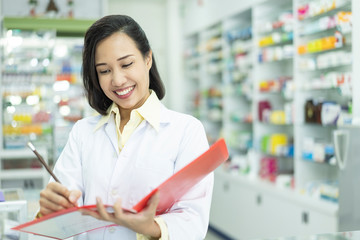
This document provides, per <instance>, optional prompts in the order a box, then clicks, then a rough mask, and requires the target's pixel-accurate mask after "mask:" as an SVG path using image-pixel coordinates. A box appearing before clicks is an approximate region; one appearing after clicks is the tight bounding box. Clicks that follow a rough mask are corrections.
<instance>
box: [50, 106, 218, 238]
mask: <svg viewBox="0 0 360 240" xmlns="http://www.w3.org/2000/svg"><path fill="white" fill-rule="evenodd" d="M100 118H101V116H96V117H88V118H85V119H83V120H80V121H78V122H77V123H76V124H75V125H74V127H73V129H72V131H71V133H70V135H69V139H68V142H67V144H66V146H65V148H64V150H63V152H62V154H61V155H60V157H59V159H58V160H57V162H56V165H55V169H54V171H55V174H56V175H57V176H58V178H59V179H60V181H61V182H62V184H64V185H65V186H67V187H68V188H69V189H79V190H81V191H82V193H83V196H82V199H80V200H79V205H82V204H84V205H89V204H95V203H96V197H97V196H99V197H101V198H102V200H103V203H105V204H110V205H112V204H114V203H115V201H116V200H117V199H118V198H121V199H122V204H123V207H124V208H131V206H133V205H134V204H135V203H137V202H138V201H139V200H140V199H141V198H142V197H144V196H145V195H146V194H147V193H149V192H150V191H151V190H152V189H154V188H155V187H157V186H158V185H159V184H160V183H162V182H163V181H164V180H166V179H167V178H168V177H170V176H171V175H172V174H174V173H175V172H176V171H178V170H179V169H181V168H182V167H183V166H185V165H186V164H187V163H189V162H190V161H192V160H193V159H195V158H196V157H198V156H199V155H200V154H202V153H203V152H204V151H206V150H207V149H208V147H209V146H208V142H207V139H206V135H205V131H204V128H203V126H202V124H201V123H200V121H199V120H197V119H195V118H194V117H191V116H189V115H185V114H181V113H177V112H174V111H171V110H169V109H167V108H166V107H165V106H163V105H162V106H161V116H160V127H159V131H158V132H157V131H156V130H155V129H154V128H153V127H152V126H151V125H150V124H149V123H148V122H147V121H143V122H142V123H141V124H140V125H139V126H138V127H137V129H136V130H135V131H134V132H133V134H132V135H131V136H130V138H129V140H128V141H127V143H126V144H125V146H124V148H123V149H122V151H121V152H119V149H118V142H117V133H116V125H115V121H114V118H113V117H110V118H109V121H108V122H107V123H106V124H105V125H104V126H102V127H101V128H100V129H98V130H97V131H94V129H95V126H96V124H97V123H98V121H99V120H100ZM212 188H213V174H212V173H211V174H209V175H208V176H207V177H205V178H204V179H203V180H202V181H201V182H199V183H198V184H197V185H196V186H195V187H194V188H192V190H190V191H189V192H188V193H187V194H186V195H184V197H183V198H182V199H181V201H179V202H177V203H176V204H175V205H174V206H173V207H172V209H171V210H170V212H169V213H166V214H163V215H161V217H162V218H163V219H164V220H165V222H166V224H167V226H168V230H169V237H170V240H176V239H179V240H183V239H187V240H189V239H196V240H198V239H203V238H204V237H205V235H206V231H207V227H208V222H209V211H210V203H211V196H212ZM79 239H96V240H99V239H106V240H108V239H109V240H110V239H136V234H135V233H134V232H133V231H131V230H129V229H127V228H124V227H120V226H116V227H107V228H103V229H99V230H95V231H92V232H91V233H88V234H87V235H86V234H85V235H81V236H80V237H79Z"/></svg>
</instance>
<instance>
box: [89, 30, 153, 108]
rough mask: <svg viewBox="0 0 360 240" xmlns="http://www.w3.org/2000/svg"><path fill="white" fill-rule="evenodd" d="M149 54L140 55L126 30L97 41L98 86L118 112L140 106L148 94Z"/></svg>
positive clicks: (150, 60)
mask: <svg viewBox="0 0 360 240" xmlns="http://www.w3.org/2000/svg"><path fill="white" fill-rule="evenodd" d="M151 56H152V53H151V51H150V52H149V54H148V56H145V58H144V57H143V55H142V54H141V52H140V51H139V50H138V48H137V47H136V45H135V42H134V41H133V40H132V39H131V38H130V37H128V35H126V34H125V33H120V32H118V33H114V34H112V35H111V36H109V37H108V38H105V39H103V40H102V41H101V42H99V43H98V44H97V46H96V49H95V66H96V72H97V74H98V78H99V83H100V86H101V89H102V90H103V91H104V93H105V95H106V96H107V97H108V98H110V99H111V100H112V101H113V102H115V103H116V104H117V105H118V106H119V108H120V112H121V111H126V110H129V111H131V110H133V109H136V108H139V107H141V106H142V105H143V104H144V102H145V101H146V99H147V98H148V97H149V95H150V91H149V71H150V68H151V64H152V57H151Z"/></svg>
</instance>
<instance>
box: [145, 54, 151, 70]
mask: <svg viewBox="0 0 360 240" xmlns="http://www.w3.org/2000/svg"><path fill="white" fill-rule="evenodd" d="M145 63H146V66H147V69H148V70H150V68H151V66H152V50H151V49H150V50H149V53H148V55H147V56H146V58H145Z"/></svg>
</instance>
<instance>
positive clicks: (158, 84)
mask: <svg viewBox="0 0 360 240" xmlns="http://www.w3.org/2000/svg"><path fill="white" fill-rule="evenodd" d="M116 32H122V33H125V34H126V35H127V36H129V37H130V38H131V39H132V40H133V41H134V42H135V44H136V47H137V48H138V49H139V51H140V52H141V54H142V55H143V57H144V58H145V57H146V56H147V55H148V54H149V52H150V50H151V48H150V44H149V41H148V39H147V37H146V35H145V32H144V31H143V30H142V28H141V27H140V25H139V24H138V23H137V22H136V21H135V20H134V19H132V18H131V17H129V16H125V15H109V16H105V17H103V18H101V19H99V20H97V21H96V22H95V23H94V24H93V25H91V27H90V28H89V29H88V30H87V32H86V33H85V39H84V49H83V63H82V64H83V65H82V77H83V82H84V87H85V93H86V96H87V99H88V101H89V104H90V106H91V107H92V108H94V109H95V110H96V111H97V112H99V113H100V114H102V115H105V114H106V110H107V109H108V108H109V106H110V105H111V104H112V100H111V99H109V98H108V97H107V96H106V95H105V94H104V92H103V90H102V89H101V87H100V84H99V79H98V76H97V72H96V68H95V49H96V46H97V44H98V43H99V42H100V41H101V40H103V39H105V38H107V37H109V36H111V35H112V34H114V33H116ZM149 78H150V86H149V88H150V89H152V90H154V91H155V93H156V95H157V97H158V98H159V99H160V100H161V99H162V98H163V97H164V96H165V87H164V84H163V82H162V80H161V78H160V75H159V72H158V70H157V67H156V63H155V58H154V55H152V66H151V69H150V72H149Z"/></svg>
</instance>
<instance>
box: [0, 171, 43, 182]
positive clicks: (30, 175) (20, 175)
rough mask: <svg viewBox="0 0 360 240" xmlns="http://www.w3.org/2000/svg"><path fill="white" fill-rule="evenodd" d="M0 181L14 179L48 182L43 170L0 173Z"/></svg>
mask: <svg viewBox="0 0 360 240" xmlns="http://www.w3.org/2000/svg"><path fill="white" fill-rule="evenodd" d="M0 174H1V177H0V180H10V179H11V180H14V179H21V180H22V179H39V178H41V179H45V180H48V179H49V176H48V173H47V172H46V171H45V170H44V169H21V170H20V169H19V170H15V169H11V170H2V171H0Z"/></svg>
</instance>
